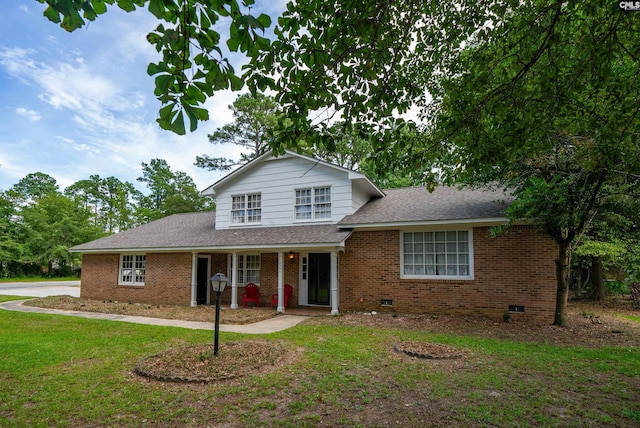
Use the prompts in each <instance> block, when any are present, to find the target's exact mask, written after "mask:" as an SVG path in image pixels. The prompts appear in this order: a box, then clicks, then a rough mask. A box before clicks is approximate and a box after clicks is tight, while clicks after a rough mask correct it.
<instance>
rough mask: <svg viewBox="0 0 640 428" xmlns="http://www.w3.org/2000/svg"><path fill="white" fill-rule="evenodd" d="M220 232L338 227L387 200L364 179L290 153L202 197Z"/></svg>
mask: <svg viewBox="0 0 640 428" xmlns="http://www.w3.org/2000/svg"><path fill="white" fill-rule="evenodd" d="M202 193H203V194H204V195H208V196H212V197H214V198H215V199H216V229H227V228H234V227H271V226H291V225H305V224H307V225H308V224H327V223H333V224H335V223H338V222H339V221H340V220H341V219H342V218H343V217H344V216H346V215H350V214H353V213H354V212H355V211H356V210H357V209H358V208H360V207H361V206H362V205H364V204H365V203H367V202H368V201H369V200H370V199H371V198H376V197H382V196H384V194H383V193H382V191H381V190H380V189H378V188H377V187H376V186H375V185H374V184H373V183H372V182H371V181H370V180H369V179H368V178H367V177H366V176H365V175H363V174H361V173H359V172H355V171H352V170H349V169H346V168H342V167H340V166H337V165H333V164H331V163H328V162H324V161H321V160H318V159H313V158H310V157H308V156H304V155H300V154H298V153H295V152H291V151H287V152H286V153H285V154H284V155H283V156H278V157H275V156H273V155H271V154H270V153H267V154H264V155H262V156H260V157H258V158H256V159H254V160H253V161H251V162H249V163H248V164H246V165H244V166H242V167H241V168H238V169H237V170H235V171H234V172H232V173H231V174H229V175H227V176H226V177H224V178H222V179H221V180H219V181H218V182H216V183H215V184H213V185H211V186H209V187H208V188H207V189H205V190H204V191H203V192H202Z"/></svg>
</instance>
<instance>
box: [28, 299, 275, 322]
mask: <svg viewBox="0 0 640 428" xmlns="http://www.w3.org/2000/svg"><path fill="white" fill-rule="evenodd" d="M24 304H25V305H26V306H36V307H39V308H48V309H61V310H66V311H82V312H98V313H103V314H118V315H132V316H142V317H151V318H163V319H173V320H183V321H200V322H214V321H215V306H213V305H199V306H197V307H189V306H180V305H151V304H145V303H132V302H118V301H113V300H91V299H82V298H76V297H71V296H50V297H43V298H40V299H33V300H29V301H27V302H25V303H24ZM275 315H276V312H275V311H274V310H267V309H263V308H254V307H251V308H238V309H233V310H230V309H227V308H222V310H221V311H220V323H221V324H251V323H254V322H258V321H262V320H265V319H269V318H272V317H274V316H275Z"/></svg>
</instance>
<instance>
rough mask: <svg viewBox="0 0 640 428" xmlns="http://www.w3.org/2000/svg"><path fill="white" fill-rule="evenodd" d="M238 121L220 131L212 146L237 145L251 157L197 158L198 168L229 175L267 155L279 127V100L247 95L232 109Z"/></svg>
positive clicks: (259, 95)
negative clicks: (234, 168) (228, 173)
mask: <svg viewBox="0 0 640 428" xmlns="http://www.w3.org/2000/svg"><path fill="white" fill-rule="evenodd" d="M229 109H230V110H231V111H232V112H233V118H234V121H233V122H232V123H229V124H226V125H224V126H223V127H221V128H218V129H217V130H216V131H215V132H214V133H213V134H211V135H209V142H211V143H212V144H233V145H236V146H238V147H240V148H242V149H245V150H248V151H249V152H248V153H242V154H241V155H240V159H239V160H234V159H227V158H224V157H215V158H214V157H211V156H208V155H202V156H197V157H196V163H195V164H196V165H197V166H199V167H200V168H205V169H207V170H209V171H214V170H219V171H228V170H230V169H231V168H233V167H234V166H238V165H242V164H244V163H247V162H249V161H250V160H252V159H255V158H257V157H258V156H260V155H262V154H263V153H265V152H266V150H267V147H268V144H269V142H270V141H271V139H273V136H274V135H273V131H274V130H275V128H276V126H277V121H278V115H279V109H278V104H277V103H276V102H275V100H274V99H273V98H272V97H270V96H267V95H263V94H256V95H251V94H243V95H239V96H238V98H236V100H235V101H234V102H233V104H232V105H230V106H229Z"/></svg>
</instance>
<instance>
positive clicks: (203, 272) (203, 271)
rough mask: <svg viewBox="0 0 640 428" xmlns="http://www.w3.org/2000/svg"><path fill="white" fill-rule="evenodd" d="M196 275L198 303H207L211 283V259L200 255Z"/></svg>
mask: <svg viewBox="0 0 640 428" xmlns="http://www.w3.org/2000/svg"><path fill="white" fill-rule="evenodd" d="M197 272H198V273H197V276H196V303H197V304H198V305H204V304H206V303H207V285H209V259H208V258H205V257H198V271H197Z"/></svg>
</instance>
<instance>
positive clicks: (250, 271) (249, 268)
mask: <svg viewBox="0 0 640 428" xmlns="http://www.w3.org/2000/svg"><path fill="white" fill-rule="evenodd" d="M237 275H238V276H237V278H238V285H246V284H248V283H250V282H253V283H254V284H258V285H259V284H260V255H259V254H246V255H238V271H237Z"/></svg>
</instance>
